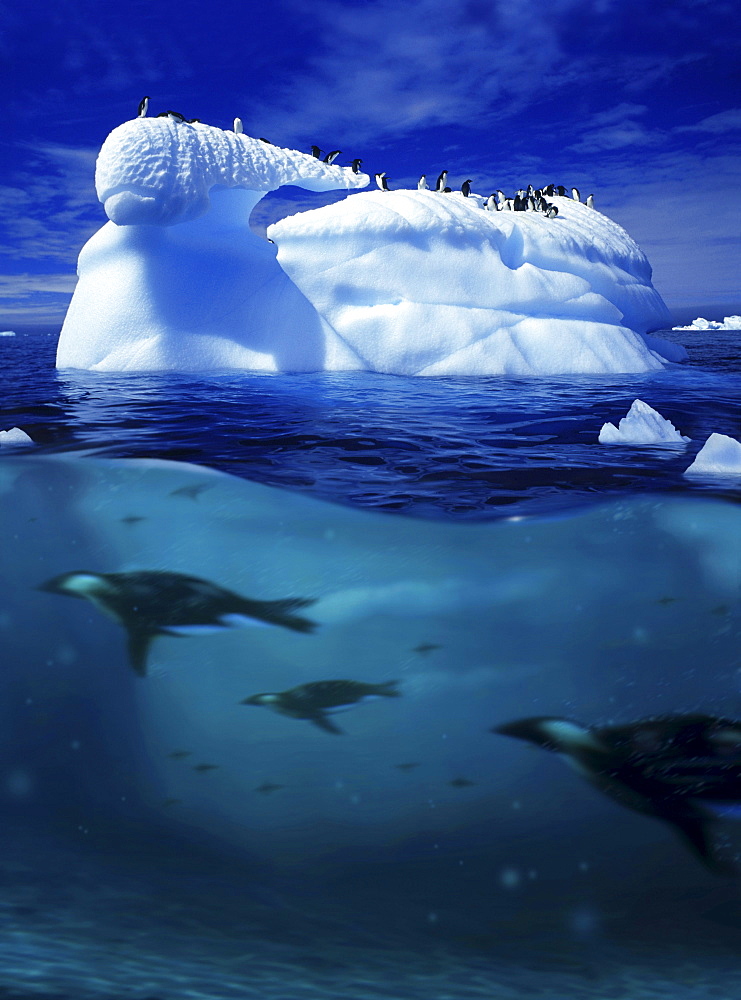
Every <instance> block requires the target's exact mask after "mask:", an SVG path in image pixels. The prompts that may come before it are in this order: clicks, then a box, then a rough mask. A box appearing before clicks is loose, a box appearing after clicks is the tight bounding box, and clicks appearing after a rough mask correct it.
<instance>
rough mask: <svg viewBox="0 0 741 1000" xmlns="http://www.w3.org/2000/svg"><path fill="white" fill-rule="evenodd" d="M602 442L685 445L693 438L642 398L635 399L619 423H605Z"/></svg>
mask: <svg viewBox="0 0 741 1000" xmlns="http://www.w3.org/2000/svg"><path fill="white" fill-rule="evenodd" d="M598 440H599V443H600V444H627V445H631V444H632V445H659V446H663V447H666V446H667V445H670V446H677V445H681V446H684V445H685V444H687V443H688V442H689V441H691V440H692V439H691V438H688V437H684V435H682V434H680V433H679V431H678V430H677V429H676V427H675V426H674V424H673V423H672V422H671V420H667V419H666V418H665V417H662V415H661V414H660V413H659V412H658V410H654V408H653V407H652V406H649V405H648V403H644V402H643V401H642V400H640V399H636V400H634V402H633V404H632V406H631V408H630V409H629V410H628V412H627V414H626V416H624V417H623V418H622V420H621V421H620V423H619V425H618V426H617V427H616V426H615V425H614V424H609V423H608V424H603V425H602V430H601V431H600V432H599V438H598Z"/></svg>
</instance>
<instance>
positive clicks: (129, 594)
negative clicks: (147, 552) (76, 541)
mask: <svg viewBox="0 0 741 1000" xmlns="http://www.w3.org/2000/svg"><path fill="white" fill-rule="evenodd" d="M36 589H37V590H42V591H45V592H47V593H51V594H64V595H66V596H68V597H82V598H85V600H88V601H90V603H91V604H93V605H94V606H95V607H96V608H97V609H98V610H99V611H102V612H103V614H105V615H108V617H109V618H113V620H114V621H116V622H118V624H119V625H122V626H123V627H124V628H125V629H126V632H127V634H128V651H129V659H130V661H131V666H132V667H133V669H134V670H135V671H136V673H137V674H139V676H140V677H144V676H146V673H147V654H148V652H149V646H150V644H151V642H152V640H153V639H154V638H155V636H158V635H181V636H182V635H194V634H198V633H199V632H213V631H216V630H220V629H224V628H234V627H238V626H240V625H280V626H281V627H283V628H288V629H293V631H295V632H313V631H314V629H315V628H316V624H317V623H316V622H313V621H311V620H310V619H309V618H302V617H299V616H298V615H296V614H294V612H295V611H297V610H298V609H299V608H305V607H307V606H308V605H309V604H313V603H314V601H315V598H304V597H289V598H287V599H284V600H277V601H258V600H253V599H252V598H249V597H242V596H241V595H240V594H235V593H234V592H233V591H231V590H226V589H224V588H223V587H219V586H217V585H216V584H215V583H210V582H209V581H208V580H201V579H199V578H198V577H195V576H185V575H184V574H182V573H168V572H165V571H160V570H144V571H142V572H139V573H89V572H85V571H75V572H71V573H62V574H61V575H60V576H55V577H54V578H53V579H51V580H47V581H46V582H45V583H42V584H41V585H40V586H39V587H37V588H36Z"/></svg>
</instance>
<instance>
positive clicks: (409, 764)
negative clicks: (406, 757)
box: [394, 760, 420, 771]
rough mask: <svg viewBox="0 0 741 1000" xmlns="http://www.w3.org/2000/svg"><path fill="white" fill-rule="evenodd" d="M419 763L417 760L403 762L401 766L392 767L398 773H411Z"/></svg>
mask: <svg viewBox="0 0 741 1000" xmlns="http://www.w3.org/2000/svg"><path fill="white" fill-rule="evenodd" d="M419 765H420V762H419V761H418V760H410V761H405V762H404V763H403V764H394V767H395V768H397V770H399V771H413V770H414V768H415V767H419Z"/></svg>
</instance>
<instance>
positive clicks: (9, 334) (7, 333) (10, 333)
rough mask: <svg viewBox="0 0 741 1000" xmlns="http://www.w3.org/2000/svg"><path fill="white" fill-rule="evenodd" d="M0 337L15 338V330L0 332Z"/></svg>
mask: <svg viewBox="0 0 741 1000" xmlns="http://www.w3.org/2000/svg"><path fill="white" fill-rule="evenodd" d="M0 337H15V330H0Z"/></svg>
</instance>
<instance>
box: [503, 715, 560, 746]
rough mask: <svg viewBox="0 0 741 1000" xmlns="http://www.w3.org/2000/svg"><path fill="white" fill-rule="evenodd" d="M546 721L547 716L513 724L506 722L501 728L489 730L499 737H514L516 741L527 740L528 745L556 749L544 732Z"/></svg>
mask: <svg viewBox="0 0 741 1000" xmlns="http://www.w3.org/2000/svg"><path fill="white" fill-rule="evenodd" d="M544 721H546V717H545V716H535V717H533V718H530V719H515V720H514V721H513V722H505V723H504V724H503V725H501V726H492V727H491V729H490V730H489V731H490V732H492V733H496V734H497V735H499V736H512V737H514V739H516V740H525V741H526V742H527V743H535V744H536V746H539V747H545V748H546V749H549V750H550V749H554V747H553V743H552V741H551V740H550V739H548V737H547V736H546V735H545V733H544V732H543V726H542V723H543V722H544Z"/></svg>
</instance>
